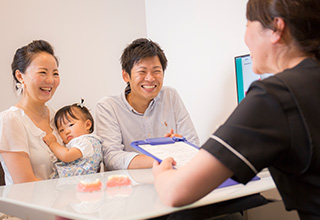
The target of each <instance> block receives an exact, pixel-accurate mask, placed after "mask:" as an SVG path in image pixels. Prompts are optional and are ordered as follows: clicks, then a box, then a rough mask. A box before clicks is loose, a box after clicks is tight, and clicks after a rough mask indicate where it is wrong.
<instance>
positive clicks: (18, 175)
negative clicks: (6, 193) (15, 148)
mask: <svg viewBox="0 0 320 220" xmlns="http://www.w3.org/2000/svg"><path fill="white" fill-rule="evenodd" d="M1 156H2V158H3V160H4V162H5V164H6V166H7V168H8V170H9V173H10V175H11V177H12V180H13V182H14V183H25V182H33V181H39V180H40V179H38V178H37V177H36V176H35V175H34V172H33V169H32V166H31V162H30V158H29V155H28V154H27V153H25V152H2V153H1Z"/></svg>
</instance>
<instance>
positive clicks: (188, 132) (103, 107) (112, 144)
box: [96, 87, 199, 170]
mask: <svg viewBox="0 0 320 220" xmlns="http://www.w3.org/2000/svg"><path fill="white" fill-rule="evenodd" d="M96 125H97V126H96V131H97V135H98V136H99V137H101V138H102V139H103V141H104V142H103V144H102V149H103V154H104V163H105V164H106V166H107V168H108V170H115V169H127V168H128V166H129V164H130V162H131V160H132V159H133V158H134V157H135V156H136V155H137V154H138V151H137V150H136V149H134V148H133V147H132V146H131V142H133V141H137V140H144V139H147V138H157V137H163V136H164V135H165V134H166V133H169V132H170V129H171V128H172V129H173V130H174V132H175V133H177V134H180V135H182V136H184V137H185V138H186V139H187V140H188V141H189V142H191V143H193V144H194V145H196V146H199V138H198V135H197V133H196V130H195V128H194V126H193V123H192V121H191V118H190V115H189V113H188V112H187V110H186V108H185V106H184V104H183V102H182V100H181V98H180V96H179V94H178V93H177V91H176V90H175V89H173V88H171V87H163V88H162V89H161V91H160V92H159V94H158V96H157V97H156V98H154V99H153V100H152V101H151V102H150V104H149V106H148V108H147V110H146V111H145V113H144V114H141V113H138V112H137V111H135V110H134V109H133V108H132V106H131V105H130V104H129V103H128V101H127V99H126V97H125V93H122V94H120V95H117V96H107V97H104V98H102V99H101V100H100V101H99V102H98V104H97V112H96Z"/></svg>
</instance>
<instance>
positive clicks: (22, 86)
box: [16, 82, 24, 96]
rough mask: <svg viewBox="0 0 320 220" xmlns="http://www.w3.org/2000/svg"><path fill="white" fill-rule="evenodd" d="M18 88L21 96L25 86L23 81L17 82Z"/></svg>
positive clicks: (18, 94) (18, 93)
mask: <svg viewBox="0 0 320 220" xmlns="http://www.w3.org/2000/svg"><path fill="white" fill-rule="evenodd" d="M16 88H17V96H20V95H21V94H22V91H23V88H24V84H23V82H18V83H16Z"/></svg>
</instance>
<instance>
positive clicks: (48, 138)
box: [43, 133, 57, 147]
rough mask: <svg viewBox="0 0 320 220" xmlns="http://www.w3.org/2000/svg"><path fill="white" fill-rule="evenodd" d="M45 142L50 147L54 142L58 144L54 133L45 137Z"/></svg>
mask: <svg viewBox="0 0 320 220" xmlns="http://www.w3.org/2000/svg"><path fill="white" fill-rule="evenodd" d="M43 140H44V142H45V143H46V144H47V145H48V146H49V147H50V144H52V143H53V142H57V138H56V136H54V135H53V134H52V133H51V134H47V135H46V136H44V137H43Z"/></svg>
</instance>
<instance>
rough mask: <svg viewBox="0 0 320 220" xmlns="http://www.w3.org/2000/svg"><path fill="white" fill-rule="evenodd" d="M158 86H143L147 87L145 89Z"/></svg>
mask: <svg viewBox="0 0 320 220" xmlns="http://www.w3.org/2000/svg"><path fill="white" fill-rule="evenodd" d="M155 87H156V86H143V88H145V89H153V88H155Z"/></svg>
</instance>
